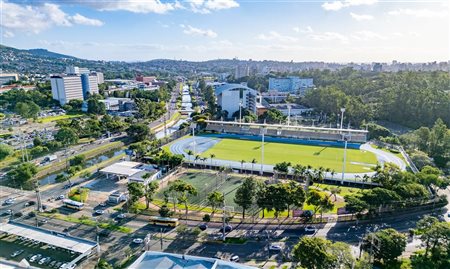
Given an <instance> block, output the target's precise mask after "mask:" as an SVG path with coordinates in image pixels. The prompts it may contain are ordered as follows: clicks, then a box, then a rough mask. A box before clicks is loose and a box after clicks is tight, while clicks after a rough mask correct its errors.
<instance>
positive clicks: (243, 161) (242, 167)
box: [241, 160, 245, 174]
mask: <svg viewBox="0 0 450 269" xmlns="http://www.w3.org/2000/svg"><path fill="white" fill-rule="evenodd" d="M244 163H245V160H241V174H242V172H243V170H244Z"/></svg>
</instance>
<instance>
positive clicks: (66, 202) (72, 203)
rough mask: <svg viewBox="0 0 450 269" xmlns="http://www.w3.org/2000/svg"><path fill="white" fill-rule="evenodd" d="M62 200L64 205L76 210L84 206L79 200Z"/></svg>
mask: <svg viewBox="0 0 450 269" xmlns="http://www.w3.org/2000/svg"><path fill="white" fill-rule="evenodd" d="M62 202H63V204H64V206H65V207H68V208H72V209H76V210H81V209H83V207H84V204H83V203H80V202H77V201H74V200H70V199H64V200H63V201H62Z"/></svg>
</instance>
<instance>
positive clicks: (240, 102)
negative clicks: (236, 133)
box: [239, 99, 242, 126]
mask: <svg viewBox="0 0 450 269" xmlns="http://www.w3.org/2000/svg"><path fill="white" fill-rule="evenodd" d="M241 123H242V99H240V100H239V126H241Z"/></svg>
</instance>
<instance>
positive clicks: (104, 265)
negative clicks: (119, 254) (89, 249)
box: [95, 259, 113, 269]
mask: <svg viewBox="0 0 450 269" xmlns="http://www.w3.org/2000/svg"><path fill="white" fill-rule="evenodd" d="M95 268H96V269H113V266H112V265H111V264H109V263H108V262H107V261H106V260H104V259H100V260H99V261H98V263H97V265H96V266H95Z"/></svg>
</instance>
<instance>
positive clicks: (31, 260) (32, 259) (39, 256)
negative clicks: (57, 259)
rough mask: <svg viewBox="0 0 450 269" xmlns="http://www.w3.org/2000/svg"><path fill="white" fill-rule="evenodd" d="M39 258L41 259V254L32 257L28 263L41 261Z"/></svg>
mask: <svg viewBox="0 0 450 269" xmlns="http://www.w3.org/2000/svg"><path fill="white" fill-rule="evenodd" d="M41 257H42V254H36V255H34V256H33V257H31V259H30V262H35V261H38V260H40V259H41Z"/></svg>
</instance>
